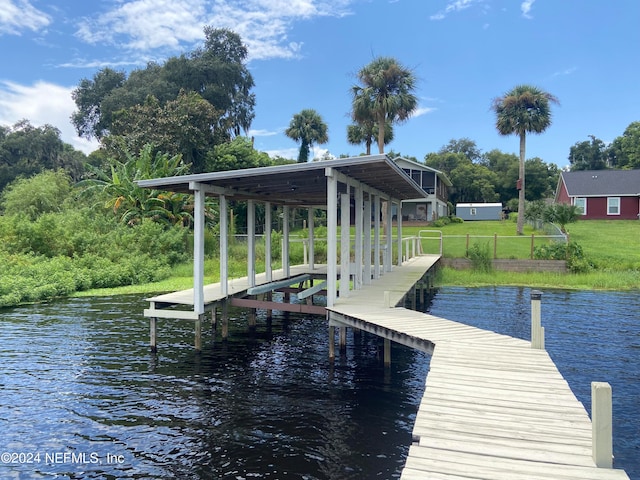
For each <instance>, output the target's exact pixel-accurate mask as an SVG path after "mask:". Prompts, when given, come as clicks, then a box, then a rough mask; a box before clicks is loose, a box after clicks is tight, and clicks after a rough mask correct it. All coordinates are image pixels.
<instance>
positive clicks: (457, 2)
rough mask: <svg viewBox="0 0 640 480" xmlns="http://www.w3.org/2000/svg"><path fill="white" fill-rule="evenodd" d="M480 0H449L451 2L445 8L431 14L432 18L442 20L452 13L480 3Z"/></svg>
mask: <svg viewBox="0 0 640 480" xmlns="http://www.w3.org/2000/svg"><path fill="white" fill-rule="evenodd" d="M479 1H480V0H454V1H452V2H449V4H448V5H447V6H446V7H445V8H444V10H440V11H439V12H438V13H436V14H434V15H431V16H430V17H429V19H430V20H442V19H444V18H445V17H446V16H447V15H449V14H450V13H455V12H459V11H461V10H465V9H467V8H469V7H470V6H472V5H473V4H476V3H479Z"/></svg>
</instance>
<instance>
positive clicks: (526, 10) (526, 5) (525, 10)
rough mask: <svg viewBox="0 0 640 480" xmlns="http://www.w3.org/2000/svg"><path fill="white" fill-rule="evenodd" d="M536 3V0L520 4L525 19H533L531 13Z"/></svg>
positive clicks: (528, 0) (527, 0)
mask: <svg viewBox="0 0 640 480" xmlns="http://www.w3.org/2000/svg"><path fill="white" fill-rule="evenodd" d="M535 1H536V0H524V2H522V3H521V4H520V10H522V16H523V17H524V18H533V17H532V16H531V15H529V12H530V11H531V7H532V6H533V3H534V2H535Z"/></svg>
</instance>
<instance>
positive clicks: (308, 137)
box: [284, 108, 329, 163]
mask: <svg viewBox="0 0 640 480" xmlns="http://www.w3.org/2000/svg"><path fill="white" fill-rule="evenodd" d="M284 133H285V135H286V136H287V137H289V138H291V139H292V140H294V141H296V142H300V153H299V154H298V163H306V162H307V161H308V160H309V150H311V147H312V146H313V144H314V143H319V144H322V143H327V142H328V141H329V136H328V135H327V124H326V123H324V120H322V117H321V116H320V114H319V113H318V112H316V111H315V110H313V109H310V108H308V109H305V110H302V111H301V112H300V113H296V114H295V115H294V116H293V118H292V119H291V123H290V124H289V128H287V130H286V131H285V132H284Z"/></svg>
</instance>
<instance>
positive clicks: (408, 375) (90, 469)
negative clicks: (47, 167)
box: [0, 296, 429, 479]
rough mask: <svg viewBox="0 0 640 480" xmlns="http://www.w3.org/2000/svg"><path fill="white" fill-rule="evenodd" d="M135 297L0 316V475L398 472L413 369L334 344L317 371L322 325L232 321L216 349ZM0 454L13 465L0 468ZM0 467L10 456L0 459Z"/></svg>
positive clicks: (402, 357)
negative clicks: (199, 347)
mask: <svg viewBox="0 0 640 480" xmlns="http://www.w3.org/2000/svg"><path fill="white" fill-rule="evenodd" d="M144 306H145V303H144V302H143V301H142V298H141V297H139V296H122V297H113V298H95V299H71V300H63V301H57V302H53V303H50V304H47V305H35V306H26V307H20V308H16V309H9V310H3V311H2V312H1V313H0V339H1V342H0V392H1V394H0V455H2V454H3V453H4V455H2V458H1V459H0V460H2V461H1V462H0V478H2V479H13V478H20V479H22V478H25V479H31V478H46V479H48V478H69V479H80V478H82V479H84V478H88V479H98V478H100V479H124V478H137V479H147V478H149V479H151V478H153V479H159V478H180V479H218V478H220V479H223V478H224V479H226V478H229V479H250V478H274V479H281V478H292V479H368V478H394V477H397V476H399V472H400V470H401V468H402V465H403V464H404V460H405V458H406V453H407V451H408V447H409V445H410V443H411V430H412V427H413V422H414V419H415V413H416V411H417V406H418V404H419V399H420V397H421V395H422V391H423V388H424V379H425V377H426V374H427V370H428V362H429V357H428V356H427V355H424V354H422V353H419V352H415V351H413V350H411V349H408V348H405V347H400V346H397V348H394V350H393V357H394V358H393V360H394V363H393V365H392V367H391V369H390V370H388V371H387V370H385V368H384V366H383V365H382V363H381V358H380V354H379V351H378V350H379V343H378V342H379V341H378V339H376V338H375V337H372V336H361V337H355V338H354V337H353V336H352V335H350V336H349V339H348V349H347V352H346V355H342V356H341V357H339V358H338V359H337V360H336V362H335V364H334V365H331V363H330V362H329V361H328V343H327V328H326V323H325V321H324V319H322V318H317V317H316V318H305V317H301V316H293V315H292V316H291V319H290V320H289V321H287V320H286V319H284V318H275V319H274V321H273V323H272V325H271V327H270V328H269V327H268V326H267V324H266V319H264V318H259V319H258V329H257V331H256V332H253V333H252V332H250V331H248V330H247V327H246V325H247V322H246V319H244V318H242V315H243V314H242V312H240V311H233V314H234V316H235V318H234V319H233V320H232V321H231V325H230V340H229V341H228V342H226V343H222V342H219V341H218V342H216V343H215V344H214V343H213V342H212V341H211V335H210V332H208V333H209V335H208V336H207V337H205V339H204V342H203V343H204V349H203V352H202V353H201V354H196V353H195V352H194V350H193V346H192V345H193V324H192V323H190V322H188V321H160V322H159V330H158V332H159V342H160V343H159V352H158V354H157V355H152V354H150V352H149V349H148V323H147V321H145V320H144V319H143V318H142V315H141V312H142V309H143V308H144ZM12 453H13V455H11V454H12ZM6 454H10V455H9V456H6Z"/></svg>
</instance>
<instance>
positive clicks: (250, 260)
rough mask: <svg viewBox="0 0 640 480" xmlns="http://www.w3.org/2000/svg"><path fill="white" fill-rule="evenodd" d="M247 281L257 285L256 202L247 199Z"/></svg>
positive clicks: (253, 285)
mask: <svg viewBox="0 0 640 480" xmlns="http://www.w3.org/2000/svg"><path fill="white" fill-rule="evenodd" d="M247 281H248V282H249V286H250V287H255V286H256V204H255V203H254V201H253V200H247Z"/></svg>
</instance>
